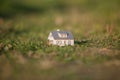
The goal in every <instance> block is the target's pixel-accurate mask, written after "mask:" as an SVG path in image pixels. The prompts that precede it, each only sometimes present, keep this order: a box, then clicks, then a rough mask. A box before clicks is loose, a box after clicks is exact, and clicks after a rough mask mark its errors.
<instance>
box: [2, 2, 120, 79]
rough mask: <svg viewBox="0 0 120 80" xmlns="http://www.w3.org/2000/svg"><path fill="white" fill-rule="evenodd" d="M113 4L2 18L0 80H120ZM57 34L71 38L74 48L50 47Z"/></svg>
mask: <svg viewBox="0 0 120 80" xmlns="http://www.w3.org/2000/svg"><path fill="white" fill-rule="evenodd" d="M71 1H72V0H71ZM116 1H117V0H116ZM113 4H116V5H117V2H116V3H115V2H114V3H113ZM113 4H112V3H109V5H103V6H108V7H106V8H102V7H100V6H99V7H98V8H97V9H95V10H92V9H91V8H92V6H91V7H90V9H89V8H87V10H86V9H85V10H84V9H83V10H82V9H79V8H78V7H70V8H64V10H63V9H62V10H61V9H60V10H58V9H51V10H47V11H46V12H38V13H23V14H22V13H20V14H17V15H14V16H13V15H12V17H9V18H2V17H1V18H0V66H1V67H0V80H21V78H22V79H24V80H33V79H35V80H113V79H114V80H119V79H120V76H119V74H120V16H119V14H120V11H119V10H118V9H117V7H118V6H114V7H112V8H115V9H114V10H113V11H111V9H110V10H109V6H110V5H113ZM110 8H111V7H110ZM99 10H100V11H99ZM107 10H108V11H107ZM104 11H105V13H104ZM56 29H61V30H65V31H66V30H67V31H70V32H72V33H73V36H74V38H75V45H74V46H65V47H58V46H49V45H48V44H47V37H48V35H49V32H51V31H53V30H56Z"/></svg>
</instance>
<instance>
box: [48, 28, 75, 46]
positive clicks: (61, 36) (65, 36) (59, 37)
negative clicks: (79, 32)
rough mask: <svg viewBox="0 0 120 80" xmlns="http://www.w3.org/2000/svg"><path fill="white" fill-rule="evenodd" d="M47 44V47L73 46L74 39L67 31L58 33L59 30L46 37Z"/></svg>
mask: <svg viewBox="0 0 120 80" xmlns="http://www.w3.org/2000/svg"><path fill="white" fill-rule="evenodd" d="M48 44H49V45H58V46H67V45H71V46H73V45H74V38H73V35H72V33H71V32H68V31H60V30H59V29H58V30H56V31H52V32H50V33H49V36H48Z"/></svg>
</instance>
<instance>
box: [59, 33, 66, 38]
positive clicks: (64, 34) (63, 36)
mask: <svg viewBox="0 0 120 80" xmlns="http://www.w3.org/2000/svg"><path fill="white" fill-rule="evenodd" d="M58 35H59V37H62V38H67V33H58Z"/></svg>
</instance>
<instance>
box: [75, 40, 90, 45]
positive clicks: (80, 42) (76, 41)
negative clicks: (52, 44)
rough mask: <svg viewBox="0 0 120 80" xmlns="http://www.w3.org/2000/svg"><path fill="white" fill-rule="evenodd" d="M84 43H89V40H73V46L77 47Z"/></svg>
mask: <svg viewBox="0 0 120 80" xmlns="http://www.w3.org/2000/svg"><path fill="white" fill-rule="evenodd" d="M86 43H89V40H75V44H77V45H82V44H86Z"/></svg>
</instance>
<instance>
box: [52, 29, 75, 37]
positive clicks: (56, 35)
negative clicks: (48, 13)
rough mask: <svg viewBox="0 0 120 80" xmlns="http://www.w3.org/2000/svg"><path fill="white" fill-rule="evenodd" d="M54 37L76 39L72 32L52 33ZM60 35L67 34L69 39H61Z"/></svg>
mask: <svg viewBox="0 0 120 80" xmlns="http://www.w3.org/2000/svg"><path fill="white" fill-rule="evenodd" d="M51 33H52V36H53V38H54V39H74V38H73V35H72V33H71V32H68V31H52V32H51ZM58 33H59V34H67V37H59V35H58Z"/></svg>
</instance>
